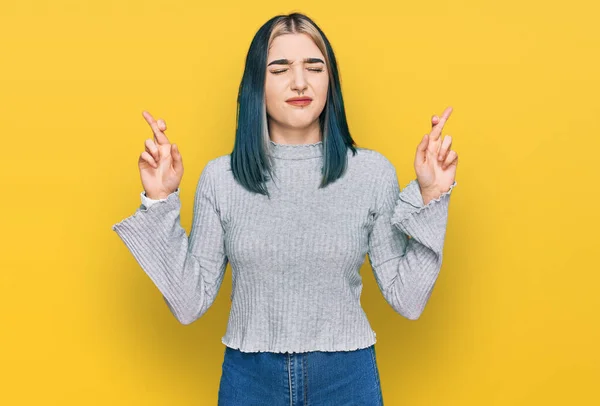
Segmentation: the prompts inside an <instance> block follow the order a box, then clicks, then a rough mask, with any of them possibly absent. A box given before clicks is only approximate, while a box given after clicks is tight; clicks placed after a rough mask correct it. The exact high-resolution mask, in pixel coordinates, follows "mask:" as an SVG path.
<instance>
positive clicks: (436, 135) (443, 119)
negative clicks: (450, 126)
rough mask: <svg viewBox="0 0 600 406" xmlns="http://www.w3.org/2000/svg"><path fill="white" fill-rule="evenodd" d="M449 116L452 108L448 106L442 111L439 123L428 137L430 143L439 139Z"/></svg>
mask: <svg viewBox="0 0 600 406" xmlns="http://www.w3.org/2000/svg"><path fill="white" fill-rule="evenodd" d="M450 114H452V107H450V106H448V107H446V110H444V112H443V113H442V116H441V117H440V120H439V122H438V123H437V124H436V125H435V126H434V127H433V129H432V130H431V134H430V136H431V140H432V141H437V140H438V139H439V138H440V135H441V134H442V129H443V128H444V125H445V124H446V121H448V119H449V118H450Z"/></svg>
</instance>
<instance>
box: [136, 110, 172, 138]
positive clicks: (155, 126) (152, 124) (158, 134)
mask: <svg viewBox="0 0 600 406" xmlns="http://www.w3.org/2000/svg"><path fill="white" fill-rule="evenodd" d="M142 115H143V116H144V118H145V119H146V122H147V123H148V124H150V127H151V128H152V132H153V133H154V139H155V141H156V143H157V144H159V145H163V144H164V145H166V144H168V143H169V139H168V138H167V136H166V135H165V134H164V133H163V132H162V131H161V130H160V128H158V124H157V123H156V120H154V117H152V115H151V114H150V113H148V112H147V111H143V112H142Z"/></svg>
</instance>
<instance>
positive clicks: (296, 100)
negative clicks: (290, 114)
mask: <svg viewBox="0 0 600 406" xmlns="http://www.w3.org/2000/svg"><path fill="white" fill-rule="evenodd" d="M311 102H312V99H311V98H309V97H293V98H291V99H287V100H286V103H289V104H291V105H292V106H308V105H309V104H310V103H311Z"/></svg>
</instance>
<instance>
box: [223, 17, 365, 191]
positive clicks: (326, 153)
mask: <svg viewBox="0 0 600 406" xmlns="http://www.w3.org/2000/svg"><path fill="white" fill-rule="evenodd" d="M295 33H305V34H308V35H309V36H310V37H311V38H312V39H313V41H314V42H315V44H316V45H317V47H318V48H319V49H320V51H321V52H322V53H323V55H324V56H325V65H326V66H327V70H328V72H329V87H328V91H327V100H326V102H325V107H324V108H323V111H322V113H321V115H320V116H319V124H320V128H321V133H322V134H323V136H322V138H323V139H322V141H323V160H324V162H323V170H322V173H323V179H322V181H321V185H320V187H325V186H327V185H328V184H330V183H332V182H334V181H335V180H336V179H338V178H339V177H341V176H342V175H343V174H344V172H345V171H346V167H347V161H348V155H347V153H348V149H351V150H352V152H353V154H356V148H355V146H356V143H355V142H354V140H353V139H352V137H351V136H350V130H349V129H348V123H347V121H346V112H345V110H344V99H343V97H342V89H341V86H340V79H339V72H338V68H337V62H336V59H335V55H334V53H333V49H332V47H331V44H330V43H329V40H328V39H327V37H326V36H325V34H324V33H323V31H321V29H320V28H319V27H318V26H317V25H316V24H315V23H314V22H313V21H312V20H311V19H310V18H309V17H307V16H306V15H304V14H301V13H292V14H288V15H277V16H275V17H273V18H271V19H270V20H269V21H267V22H266V23H265V24H264V25H263V26H262V27H260V29H259V30H258V31H257V33H256V34H255V35H254V38H253V39H252V42H251V44H250V49H249V50H248V54H247V55H246V66H245V68H244V74H243V76H242V81H241V83H240V87H239V92H238V98H237V112H236V132H235V145H234V147H233V151H232V153H231V170H232V172H233V176H234V178H235V179H236V180H237V182H239V183H240V184H241V185H242V186H243V187H244V188H246V189H247V190H249V191H251V192H256V193H260V194H263V195H266V196H269V197H270V195H269V192H268V190H267V188H266V186H265V182H266V181H267V180H268V179H269V178H272V175H273V173H272V165H271V161H270V157H269V156H268V154H267V152H268V148H269V147H270V146H269V140H270V138H269V132H268V125H267V112H266V104H265V76H266V69H267V56H268V51H269V47H270V45H271V43H272V41H273V39H275V38H276V37H277V36H279V35H284V34H295Z"/></svg>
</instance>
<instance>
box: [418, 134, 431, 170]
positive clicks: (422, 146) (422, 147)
mask: <svg viewBox="0 0 600 406" xmlns="http://www.w3.org/2000/svg"><path fill="white" fill-rule="evenodd" d="M428 144H429V134H425V135H424V136H423V138H421V142H420V143H419V145H417V153H416V154H415V163H416V164H421V163H423V162H425V151H427V145H428Z"/></svg>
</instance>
